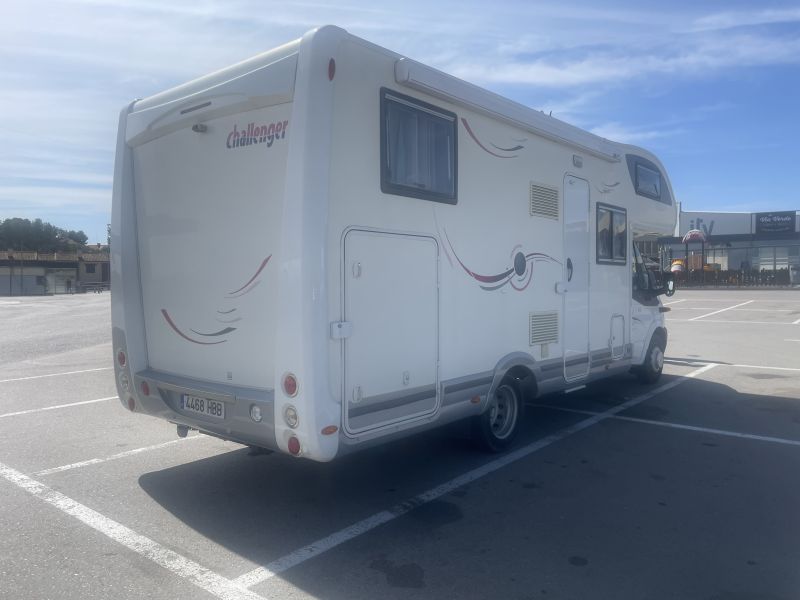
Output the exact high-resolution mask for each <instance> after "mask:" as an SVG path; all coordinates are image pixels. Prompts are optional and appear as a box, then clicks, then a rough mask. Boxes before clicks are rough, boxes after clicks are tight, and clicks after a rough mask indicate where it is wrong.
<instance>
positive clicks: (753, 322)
mask: <svg viewBox="0 0 800 600" xmlns="http://www.w3.org/2000/svg"><path fill="white" fill-rule="evenodd" d="M698 318H699V317H695V318H694V319H673V318H670V317H667V319H668V320H669V321H671V322H677V321H683V322H684V323H687V322H689V321H695V320H696V319H698ZM701 323H727V324H728V325H730V324H731V323H733V324H737V325H783V326H784V327H785V326H786V325H797V324H798V323H787V322H786V321H728V320H722V319H703V320H702V321H701Z"/></svg>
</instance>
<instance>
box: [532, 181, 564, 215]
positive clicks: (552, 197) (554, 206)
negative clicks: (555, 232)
mask: <svg viewBox="0 0 800 600" xmlns="http://www.w3.org/2000/svg"><path fill="white" fill-rule="evenodd" d="M531 216H532V217H544V218H545V219H553V220H555V221H558V218H559V215H558V188H554V187H551V186H549V185H542V184H541V183H534V182H533V181H531Z"/></svg>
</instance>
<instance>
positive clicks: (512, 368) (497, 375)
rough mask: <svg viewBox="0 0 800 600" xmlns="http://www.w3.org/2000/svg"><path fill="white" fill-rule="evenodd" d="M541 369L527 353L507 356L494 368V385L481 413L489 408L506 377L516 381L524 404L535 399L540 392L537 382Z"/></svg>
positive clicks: (490, 388) (513, 353)
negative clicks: (490, 401) (493, 395)
mask: <svg viewBox="0 0 800 600" xmlns="http://www.w3.org/2000/svg"><path fill="white" fill-rule="evenodd" d="M539 374H540V369H539V365H538V364H537V363H536V360H534V358H533V357H532V356H531V355H530V354H527V353H525V352H512V353H511V354H507V355H505V356H504V357H503V358H501V359H500V360H499V361H497V364H496V365H495V367H494V375H493V377H492V385H491V386H490V387H489V392H488V393H487V394H486V400H485V401H484V403H483V406H482V407H481V412H483V411H484V410H486V408H487V407H488V406H489V399H490V398H491V397H492V394H494V393H495V390H497V388H498V386H499V385H500V382H501V381H503V379H505V378H506V377H511V378H512V379H514V380H516V382H517V386H518V390H519V392H520V394H521V396H522V401H523V404H524V403H525V400H527V399H532V398H535V397H536V395H537V394H538V391H539V386H538V384H537V381H538V379H539V377H538V376H539Z"/></svg>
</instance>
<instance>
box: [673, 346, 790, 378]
mask: <svg viewBox="0 0 800 600" xmlns="http://www.w3.org/2000/svg"><path fill="white" fill-rule="evenodd" d="M789 341H792V340H789ZM794 341H795V342H800V340H794ZM664 362H665V363H669V364H671V365H680V366H685V367H696V366H698V365H717V366H719V367H734V368H737V369H767V370H770V369H771V370H774V371H800V367H773V366H771V365H742V364H737V363H724V362H715V361H713V360H688V359H685V358H675V357H672V356H667V357H665V358H664Z"/></svg>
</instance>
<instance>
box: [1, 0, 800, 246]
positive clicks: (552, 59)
mask: <svg viewBox="0 0 800 600" xmlns="http://www.w3.org/2000/svg"><path fill="white" fill-rule="evenodd" d="M326 23H332V24H335V25H339V26H341V27H344V28H345V29H347V30H349V31H350V32H351V33H354V34H356V35H359V36H361V37H364V38H366V39H368V40H370V41H372V42H375V43H377V44H380V45H382V46H385V47H387V48H390V49H392V50H395V51H397V52H399V53H402V54H405V55H407V56H409V57H411V58H414V59H416V60H419V61H421V62H424V63H427V64H430V65H432V66H435V67H437V68H440V69H442V70H444V71H446V72H448V73H451V74H454V75H457V76H459V77H462V78H464V79H466V80H468V81H471V82H473V83H476V84H478V85H481V86H484V87H487V88H489V89H491V90H493V91H495V92H498V93H500V94H502V95H504V96H507V97H509V98H512V99H514V100H516V101H518V102H521V103H523V104H526V105H529V106H531V107H533V108H536V109H541V110H544V111H546V112H550V111H552V112H553V116H555V117H558V118H560V119H562V120H565V121H568V122H570V123H573V124H575V125H578V126H580V127H583V128H585V129H589V130H591V131H593V132H595V133H597V134H599V135H602V136H605V137H608V138H610V139H613V140H615V141H622V142H629V143H633V144H638V145H641V146H644V147H646V148H648V149H650V150H652V151H653V152H655V153H656V154H657V155H658V156H659V157H660V158H661V159H662V161H663V162H664V163H665V165H666V167H667V170H668V171H669V174H670V177H671V179H672V184H673V187H674V189H675V194H676V196H677V199H678V200H679V201H681V202H682V203H683V208H684V210H733V211H761V210H792V209H800V192H798V185H797V183H796V182H795V180H794V177H793V176H794V175H795V174H796V173H797V170H798V165H797V162H798V159H800V152H799V151H798V145H797V140H798V139H800V118H798V109H800V2H771V1H769V0H767V1H765V2H755V1H752V2H740V1H738V2H737V1H735V0H734V1H724V2H723V1H714V0H707V1H702V0H697V1H693V2H688V1H684V0H675V1H673V2H670V3H664V2H649V1H643V0H638V1H630V0H626V1H615V2H597V1H595V2H568V1H566V0H562V1H543V2H536V1H527V2H524V1H523V2H517V1H502V0H496V1H495V2H493V3H487V2H470V1H466V0H461V1H458V2H450V1H442V2H431V1H430V0H429V1H427V2H420V1H417V0H409V1H406V2H391V3H386V4H385V6H384V4H382V3H380V2H375V1H374V0H373V1H370V2H366V1H361V0H353V1H345V2H338V3H325V2H292V1H283V2H267V1H264V2H257V1H252V2H248V1H246V0H229V1H223V0H187V1H184V0H180V1H174V2H171V1H169V0H162V1H159V0H57V1H49V2H48V1H43V0H24V1H23V0H5V1H4V2H2V4H0V65H2V66H1V67H0V90H2V93H0V139H1V140H2V141H3V143H2V144H0V218H8V217H24V218H41V219H44V220H47V221H50V222H51V223H53V224H54V225H57V226H59V227H63V228H67V229H83V230H84V231H85V232H86V233H87V235H88V236H89V240H90V242H98V241H105V226H106V223H108V222H109V220H110V212H111V182H112V171H113V160H114V144H115V137H116V127H117V118H118V114H119V110H120V108H121V107H122V106H123V105H125V104H127V103H128V102H129V101H130V100H131V99H133V98H137V97H145V96H148V95H150V94H152V93H154V92H157V91H160V90H163V89H165V88H168V87H171V86H173V85H176V84H178V83H181V82H183V81H186V80H188V79H191V78H194V77H197V76H200V75H202V74H204V73H207V72H209V71H211V70H214V69H218V68H222V67H225V66H227V65H229V64H232V63H233V62H237V61H239V60H242V59H244V58H247V57H249V56H252V55H253V54H256V53H258V52H261V51H263V50H267V49H269V48H272V47H274V46H276V45H278V44H281V43H284V42H286V41H289V40H291V39H295V38H297V37H299V36H300V35H301V34H302V33H304V32H305V31H307V30H308V29H310V28H312V27H314V26H317V25H322V24H326Z"/></svg>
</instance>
